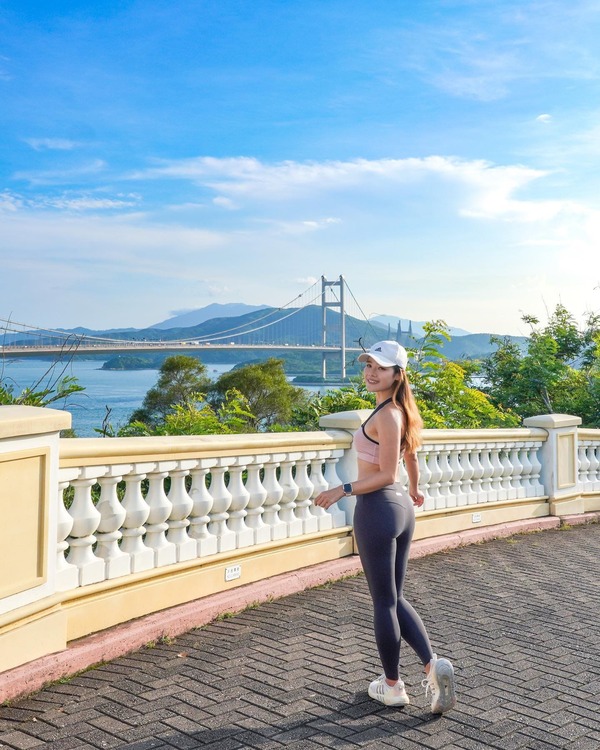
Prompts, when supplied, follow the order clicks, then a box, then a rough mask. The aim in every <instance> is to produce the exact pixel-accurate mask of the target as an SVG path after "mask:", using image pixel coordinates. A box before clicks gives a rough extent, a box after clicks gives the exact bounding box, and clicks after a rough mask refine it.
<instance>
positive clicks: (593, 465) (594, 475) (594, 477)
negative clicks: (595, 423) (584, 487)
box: [587, 445, 600, 492]
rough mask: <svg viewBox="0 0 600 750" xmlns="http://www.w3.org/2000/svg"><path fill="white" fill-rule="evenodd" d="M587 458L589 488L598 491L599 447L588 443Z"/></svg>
mask: <svg viewBox="0 0 600 750" xmlns="http://www.w3.org/2000/svg"><path fill="white" fill-rule="evenodd" d="M587 455H588V460H589V462H590V475H589V476H590V482H591V483H592V485H591V488H590V490H591V491H592V492H598V490H600V447H599V446H597V445H596V446H594V445H590V446H589V448H588V454H587Z"/></svg>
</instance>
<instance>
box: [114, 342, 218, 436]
mask: <svg viewBox="0 0 600 750" xmlns="http://www.w3.org/2000/svg"><path fill="white" fill-rule="evenodd" d="M211 385H212V383H211V380H210V378H209V377H208V375H207V374H206V366H205V365H204V364H202V362H200V360H199V359H196V357H188V356H186V355H184V354H177V355H174V356H172V357H167V358H166V359H165V361H164V362H163V363H162V365H161V366H160V370H159V376H158V380H157V382H156V385H155V386H153V387H152V388H150V390H149V391H148V392H147V393H146V396H145V397H144V401H143V403H142V407H141V408H140V409H138V410H137V411H135V412H133V414H132V415H131V417H130V420H129V421H130V422H143V423H144V424H147V425H150V426H156V425H159V424H161V423H162V422H164V420H165V418H166V417H167V415H168V414H170V413H172V412H173V411H174V410H175V408H176V407H177V406H182V405H184V404H188V405H189V404H190V403H191V402H192V401H193V400H194V398H196V399H198V398H199V395H198V394H205V393H207V392H208V390H209V389H210V387H211Z"/></svg>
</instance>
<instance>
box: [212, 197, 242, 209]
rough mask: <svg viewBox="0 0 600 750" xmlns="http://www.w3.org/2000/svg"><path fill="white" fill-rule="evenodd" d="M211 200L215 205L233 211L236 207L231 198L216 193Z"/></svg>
mask: <svg viewBox="0 0 600 750" xmlns="http://www.w3.org/2000/svg"><path fill="white" fill-rule="evenodd" d="M212 202H213V204H214V205H215V206H219V207H220V208H226V209H227V210H228V211H234V210H235V209H236V208H237V206H236V204H235V202H234V201H232V200H231V198H226V197H225V196H224V195H217V197H216V198H213V200H212Z"/></svg>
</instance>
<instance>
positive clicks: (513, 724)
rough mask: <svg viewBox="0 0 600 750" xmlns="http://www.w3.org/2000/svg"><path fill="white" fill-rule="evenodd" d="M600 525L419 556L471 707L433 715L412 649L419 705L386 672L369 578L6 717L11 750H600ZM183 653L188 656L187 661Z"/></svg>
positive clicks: (227, 623) (142, 655) (440, 645)
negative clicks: (394, 688) (390, 690)
mask: <svg viewBox="0 0 600 750" xmlns="http://www.w3.org/2000/svg"><path fill="white" fill-rule="evenodd" d="M599 560H600V526H599V525H589V526H579V527H575V528H573V529H571V530H565V531H544V532H540V533H539V534H536V535H527V536H522V537H516V538H514V539H509V540H496V541H492V542H486V543H484V544H480V545H476V546H471V547H464V548H457V549H455V550H451V551H449V552H446V553H438V554H435V555H432V556H430V557H423V558H419V559H417V560H413V561H411V565H410V571H409V576H408V584H407V587H406V589H407V590H406V595H407V598H408V599H409V601H411V602H412V603H413V605H414V606H415V607H416V608H417V609H418V611H419V612H420V613H421V615H422V617H423V620H424V621H425V623H426V625H427V628H428V631H429V634H430V637H431V639H432V642H433V645H434V650H436V651H437V652H438V653H439V654H440V655H441V654H443V655H444V656H446V655H447V656H449V657H450V658H451V659H453V661H454V664H455V669H456V678H457V687H458V695H459V703H458V705H457V707H456V709H455V710H454V711H452V712H450V713H449V714H447V715H446V716H444V717H434V716H432V715H431V713H430V712H429V705H428V700H427V699H426V698H425V695H424V690H423V688H422V687H421V684H420V683H421V679H422V677H423V674H422V666H421V665H420V663H419V661H418V659H417V657H416V655H415V654H414V653H413V652H412V651H411V650H410V649H409V648H408V647H407V646H406V645H404V644H403V647H402V651H401V674H402V676H403V679H404V680H405V682H406V685H407V690H408V692H409V695H410V697H411V704H410V706H407V707H406V708H404V709H392V708H386V707H383V706H381V705H380V704H378V703H375V702H374V701H372V700H371V699H370V698H369V697H368V695H367V693H366V688H367V686H368V683H369V681H370V680H371V679H373V677H374V676H376V675H377V674H379V673H380V671H381V668H380V666H379V662H378V658H377V651H376V647H375V643H374V640H373V634H372V611H371V603H370V598H369V594H368V590H367V587H366V583H365V580H364V578H363V577H362V576H356V577H353V578H350V579H346V580H343V581H340V582H337V583H334V584H332V585H328V586H325V587H320V588H317V589H312V590H308V591H304V592H301V593H299V594H295V595H293V596H290V597H286V598H284V599H279V600H276V601H272V602H268V603H265V604H263V605H260V606H259V607H257V608H252V609H249V610H246V611H244V612H242V613H240V614H238V615H236V616H234V617H231V618H227V619H225V620H221V621H215V622H213V623H211V624H209V625H207V626H205V627H203V628H199V629H196V630H193V631H191V632H189V633H186V634H184V635H181V636H178V637H177V638H176V639H175V640H174V641H172V642H157V643H156V644H155V645H154V647H152V648H143V649H141V650H140V651H138V652H136V653H135V654H130V655H128V656H126V657H122V658H120V659H116V660H115V661H113V662H111V663H109V664H103V665H100V666H99V667H97V668H95V669H93V670H90V671H89V672H86V673H84V674H80V675H78V676H77V677H75V678H74V679H72V680H70V681H66V682H64V681H61V683H59V684H56V685H51V686H49V687H47V688H46V689H44V690H42V691H40V692H39V693H36V694H35V695H34V696H31V697H29V698H27V699H26V700H23V701H20V702H15V703H14V704H12V705H10V706H3V707H0V747H2V748H9V749H11V750H28V749H29V748H38V747H43V746H47V747H49V748H51V750H99V749H101V748H113V747H114V748H123V750H159V749H160V748H165V749H167V748H168V749H169V750H173V748H177V749H178V750H192V749H193V748H196V747H198V748H200V747H201V748H205V749H208V750H211V748H214V750H217V749H218V750H239V749H240V748H243V749H245V750H252V749H254V748H256V750H279V748H286V750H290V749H292V750H312V749H313V748H316V749H318V750H323V748H332V749H333V750H354V748H372V749H373V750H380V749H381V748H402V750H417V749H419V750H424V748H431V750H436V749H437V748H442V747H443V748H448V750H483V749H484V748H491V749H492V750H562V749H563V748H564V749H566V750H598V748H600V730H599V728H598V718H597V717H598V713H597V711H598V703H597V696H598V694H599V693H600V677H599V675H600V635H599V634H598V630H597V624H596V623H597V601H598V593H597V592H598V588H597V581H598V574H599V563H598V561H599ZM182 654H183V656H182Z"/></svg>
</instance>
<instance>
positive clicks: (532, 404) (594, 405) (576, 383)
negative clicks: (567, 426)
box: [482, 305, 600, 427]
mask: <svg viewBox="0 0 600 750" xmlns="http://www.w3.org/2000/svg"><path fill="white" fill-rule="evenodd" d="M523 320H524V321H525V322H526V323H528V324H529V325H530V326H531V329H532V330H531V336H530V338H529V340H528V343H527V347H526V348H525V349H524V350H522V349H521V348H519V347H518V346H516V345H515V344H514V343H512V342H511V341H509V340H507V339H498V338H495V339H494V341H495V343H496V344H497V345H498V348H497V349H496V351H495V352H494V353H493V354H491V355H490V356H489V357H487V358H486V359H485V360H484V361H483V364H482V373H483V375H484V378H485V383H486V385H485V391H486V393H487V394H488V395H489V397H490V398H491V400H492V402H493V403H494V404H495V405H497V406H499V407H503V408H508V409H511V410H513V411H514V412H516V413H518V414H519V415H520V416H521V417H529V416H534V415H535V414H542V413H564V414H575V415H576V416H580V417H581V418H582V420H583V423H584V425H586V426H589V427H594V426H600V330H599V325H598V324H599V320H598V316H597V315H595V314H591V315H589V316H588V319H587V320H586V323H585V325H584V327H583V328H579V327H578V325H577V323H576V322H575V320H574V318H573V316H572V315H571V314H570V313H569V311H568V310H567V309H566V308H565V307H564V306H563V305H557V307H556V309H555V311H554V312H553V314H552V315H551V316H550V318H549V320H548V322H547V324H546V325H545V326H544V327H540V325H539V320H538V319H537V318H534V317H533V316H530V315H526V316H524V318H523Z"/></svg>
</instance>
